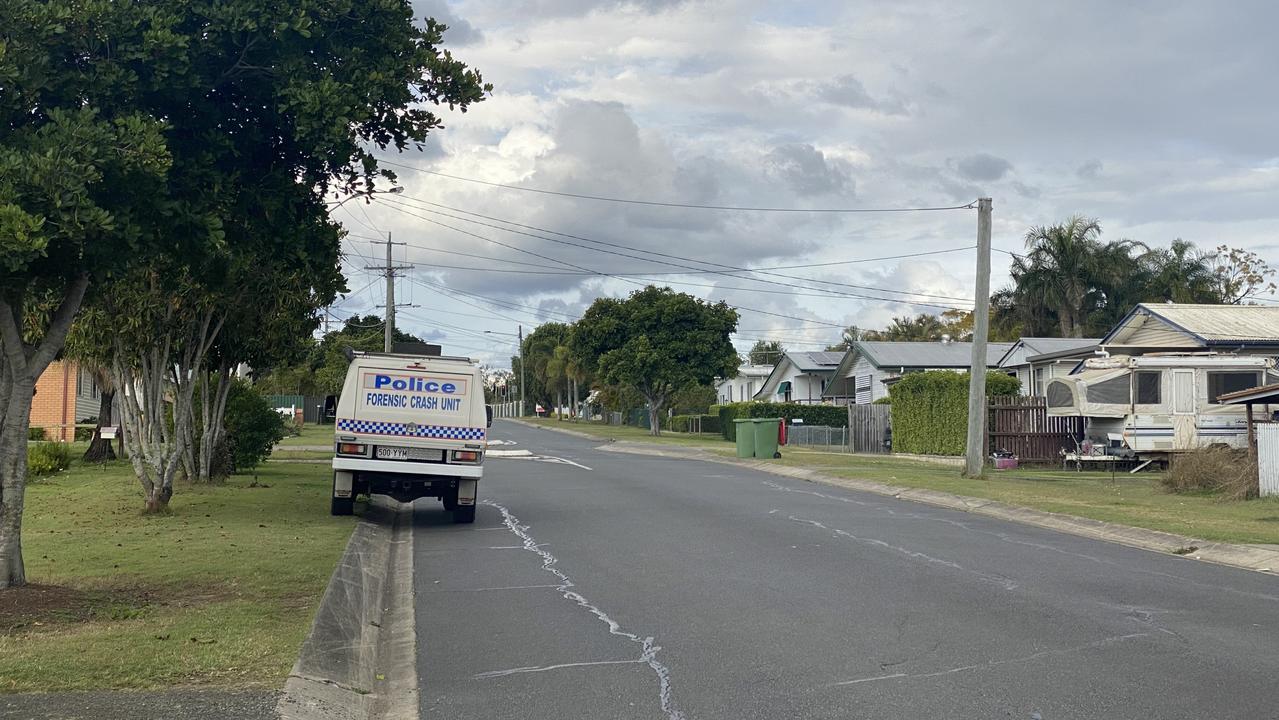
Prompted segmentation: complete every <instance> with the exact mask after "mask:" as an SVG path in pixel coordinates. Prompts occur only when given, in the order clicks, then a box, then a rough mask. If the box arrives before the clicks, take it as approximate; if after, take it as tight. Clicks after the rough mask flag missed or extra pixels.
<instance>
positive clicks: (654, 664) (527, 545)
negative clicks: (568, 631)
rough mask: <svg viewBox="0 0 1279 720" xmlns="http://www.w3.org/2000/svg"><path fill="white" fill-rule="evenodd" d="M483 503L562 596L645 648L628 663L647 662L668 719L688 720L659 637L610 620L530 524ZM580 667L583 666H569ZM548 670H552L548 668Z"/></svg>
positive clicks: (490, 503) (491, 503)
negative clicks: (581, 590) (664, 660)
mask: <svg viewBox="0 0 1279 720" xmlns="http://www.w3.org/2000/svg"><path fill="white" fill-rule="evenodd" d="M481 503H482V504H484V505H488V506H490V507H493V508H497V510H498V512H500V513H502V521H503V522H504V523H505V524H506V527H507V529H508V530H510V531H511V532H512V533H514V534H515V536H516V537H518V538H519V539H520V540H521V541H522V542H523V543H524V549H525V550H527V551H529V552H531V553H534V554H535V555H537V556H539V557H541V558H542V569H543V570H545V571H546V572H548V573H550V574H552V575H554V576H555V577H556V578H558V579H559V580H560V583H559V585H557V586H556V589H557V590H558V591H559V593H560V595H563V596H564V599H566V600H571V601H573V602H574V603H576V604H577V605H578V606H580V607H582V608H584V609H585V610H586V611H587V612H589V613H591V614H592V615H594V616H595V617H596V618H597V619H598V620H599V621H600V622H602V623H604V624H605V625H607V626H608V631H609V633H610V634H612V635H617V636H618V637H622V638H625V639H627V640H629V641H631V642H633V643H637V644H638V645H639V646H640V647H641V648H643V652H641V653H640V656H639V657H638V658H636V659H635V660H634V661H625V662H636V663H644V664H646V665H648V666H649V667H650V668H652V670H653V673H654V674H656V675H657V680H658V698H659V700H660V701H661V704H662V711H663V712H664V713H666V717H667V720H685V716H684V713H683V712H681V711H680V710H679V709H678V708H677V707H676V706H675V699H674V697H673V694H672V689H671V671H670V668H668V667H666V666H665V665H663V664H662V663H661V661H659V660H658V659H657V653H658V651H659V650H661V649H662V647H661V646H660V645H658V644H656V641H655V638H653V637H652V636H649V637H644V638H641V637H640V636H639V635H636V634H634V633H630V632H626V631H625V630H623V629H622V626H621V625H620V624H619V623H618V622H617V621H616V620H614V619H613V618H611V617H609V615H608V613H606V612H604V611H603V610H601V609H599V608H598V607H596V606H595V605H593V604H592V603H591V602H590V601H589V600H587V599H586V598H585V597H583V596H582V594H581V593H578V592H577V591H576V590H572V589H571V588H573V587H575V584H574V583H573V581H572V580H570V579H569V577H568V575H565V574H564V573H563V572H562V571H561V570H559V569H558V568H556V567H555V564H556V563H558V562H559V559H558V558H556V557H555V556H554V555H552V554H550V553H549V552H547V551H545V550H543V549H542V545H541V544H539V543H538V542H537V541H536V540H534V539H533V537H532V536H531V535H529V534H528V528H529V526H528V525H521V524H520V521H519V518H517V517H515V515H513V514H511V511H510V510H508V509H507V508H506V507H504V506H502V505H500V504H498V503H496V502H493V501H492V500H487V499H486V500H482V501H481ZM578 664H580V663H569V664H568V665H566V666H571V665H578ZM550 667H558V666H550ZM547 669H550V668H549V667H548V668H547ZM498 672H504V671H498ZM517 672H532V670H530V669H528V668H520V669H518V670H517Z"/></svg>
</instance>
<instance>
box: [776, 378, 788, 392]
mask: <svg viewBox="0 0 1279 720" xmlns="http://www.w3.org/2000/svg"><path fill="white" fill-rule="evenodd" d="M788 392H790V380H783V381H782V382H781V384H779V385H778V386H777V394H778V395H785V394H786V393H788Z"/></svg>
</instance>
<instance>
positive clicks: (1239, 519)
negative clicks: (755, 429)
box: [776, 448, 1279, 544]
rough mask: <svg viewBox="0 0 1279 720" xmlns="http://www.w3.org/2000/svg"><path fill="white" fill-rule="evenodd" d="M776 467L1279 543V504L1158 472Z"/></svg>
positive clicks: (859, 464) (807, 463) (849, 461)
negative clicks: (1230, 495) (1168, 486)
mask: <svg viewBox="0 0 1279 720" xmlns="http://www.w3.org/2000/svg"><path fill="white" fill-rule="evenodd" d="M776 462H779V463H782V464H785V465H793V466H798V467H806V468H813V469H815V470H820V471H821V472H824V473H826V474H829V475H834V476H836V477H842V478H849V479H856V480H873V481H876V482H881V483H884V484H886V485H899V486H901V487H913V488H927V489H930V490H940V491H942V492H948V493H953V494H955V495H966V496H969V497H979V498H987V499H990V500H998V501H1000V502H1005V503H1008V504H1010V505H1020V506H1023V507H1030V508H1035V509H1036V510H1046V511H1048V512H1055V513H1065V514H1067V515H1078V516H1080V517H1086V518H1092V519H1094V520H1104V521H1107V522H1114V523H1119V524H1122V525H1132V526H1134V527H1142V528H1148V529H1151V530H1163V531H1165V532H1170V533H1177V534H1179V535H1190V536H1192V537H1198V538H1203V539H1205V540H1215V541H1220V542H1232V543H1265V544H1276V543H1279V498H1266V499H1262V500H1249V501H1231V500H1226V499H1224V498H1223V497H1221V496H1220V495H1216V494H1210V493H1198V494H1174V493H1170V492H1168V491H1166V490H1165V489H1164V488H1163V486H1162V485H1161V484H1160V482H1159V475H1158V474H1157V473H1139V474H1137V475H1129V474H1128V473H1126V472H1120V473H1117V474H1116V475H1115V476H1114V479H1113V480H1112V479H1111V475H1110V474H1109V473H1099V472H1082V473H1080V472H1074V471H1070V470H1064V471H1063V470H1049V469H1045V470H1036V469H1019V470H1003V471H1000V470H989V471H988V472H987V477H986V479H984V480H969V479H967V478H964V477H962V476H961V475H960V473H959V470H958V469H957V468H953V467H948V466H944V465H937V464H934V463H927V462H918V461H910V460H899V459H896V458H889V457H885V458H876V457H869V456H865V455H846V454H842V453H825V452H813V451H808V450H800V449H795V448H790V449H786V450H783V454H782V459H781V460H778V461H776Z"/></svg>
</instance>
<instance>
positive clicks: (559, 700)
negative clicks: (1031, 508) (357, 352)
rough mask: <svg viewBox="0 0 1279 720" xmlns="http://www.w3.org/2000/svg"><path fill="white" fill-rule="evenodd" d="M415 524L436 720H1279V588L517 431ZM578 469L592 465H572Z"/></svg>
mask: <svg viewBox="0 0 1279 720" xmlns="http://www.w3.org/2000/svg"><path fill="white" fill-rule="evenodd" d="M493 437H494V438H496V439H500V440H505V441H511V442H515V443H517V444H515V445H500V446H495V447H494V449H497V450H506V451H529V452H531V453H533V455H534V456H535V457H530V456H524V457H508V458H499V457H490V459H489V460H488V461H486V468H487V469H486V474H485V477H484V480H483V481H482V482H481V483H480V497H481V499H482V501H483V502H484V503H485V504H484V505H482V506H481V507H480V510H479V515H478V518H477V520H476V523H475V525H473V526H459V525H452V524H450V523H449V516H448V515H447V514H446V513H444V511H443V510H442V509H441V508H440V506H439V504H438V503H436V502H434V501H430V500H424V501H420V502H419V504H418V507H417V509H416V514H415V532H416V535H415V552H416V558H415V563H416V565H415V582H416V591H417V614H418V628H419V630H418V632H419V635H418V638H419V653H420V658H419V668H418V670H419V673H420V675H421V688H422V691H421V703H422V710H423V717H425V718H450V719H453V718H457V719H463V718H484V719H485V720H496V719H499V718H522V719H523V718H589V719H591V720H599V719H602V718H656V719H659V720H660V719H663V718H665V719H667V720H674V719H676V718H685V719H687V720H694V719H698V720H702V719H710V718H724V719H733V720H745V719H750V718H767V719H770V720H772V719H780V718H867V719H875V720H885V719H896V718H903V719H906V718H910V719H912V720H913V719H917V718H948V719H960V718H982V719H991V718H1023V719H1028V718H1042V719H1043V720H1059V719H1064V718H1105V719H1106V720H1115V719H1117V718H1159V719H1169V720H1171V719H1177V718H1185V719H1186V720H1192V719H1193V720H1204V719H1207V718H1248V719H1249V720H1257V719H1260V718H1276V717H1279V578H1275V577H1270V576H1266V575H1262V574H1258V573H1252V572H1248V571H1243V570H1236V569H1232V568H1226V567H1220V566H1214V565H1208V564H1204V563H1199V562H1196V561H1193V560H1187V559H1181V558H1176V557H1172V556H1161V555H1157V554H1154V553H1149V552H1145V551H1141V550H1135V549H1130V548H1126V547H1121V546H1116V545H1110V544H1106V543H1102V542H1097V541H1092V540H1087V539H1083V538H1078V537H1073V536H1068V535H1060V534H1057V533H1054V532H1051V531H1047V530H1041V529H1038V528H1032V527H1027V526H1022V525H1017V524H1011V523H1005V522H1001V521H997V520H993V519H987V518H981V517H975V516H971V515H968V514H965V513H962V512H957V511H951V510H944V509H939V508H931V507H928V506H924V505H918V504H913V503H909V502H905V501H899V500H894V499H891V498H882V497H878V496H871V495H863V494H859V493H856V492H851V491H845V490H841V489H836V488H831V487H827V486H823V485H816V484H810V483H805V482H802V481H797V480H789V479H782V478H778V477H774V476H772V475H767V474H764V473H759V472H754V471H749V470H745V469H736V468H732V467H727V466H723V465H719V464H710V463H702V462H695V461H687V460H676V459H664V458H651V457H641V456H635V455H624V454H619V453H610V452H605V451H601V450H597V449H595V448H596V447H597V446H598V443H594V442H591V441H588V440H579V439H577V438H573V437H568V436H564V435H560V434H556V433H551V432H547V431H544V430H537V429H531V428H527V427H524V426H518V425H514V424H511V423H502V422H500V421H499V423H497V424H495V425H494V428H493ZM569 463H573V464H569Z"/></svg>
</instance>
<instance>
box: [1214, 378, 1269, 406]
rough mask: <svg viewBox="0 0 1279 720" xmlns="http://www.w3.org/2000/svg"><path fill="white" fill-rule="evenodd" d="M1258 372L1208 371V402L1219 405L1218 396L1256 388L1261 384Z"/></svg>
mask: <svg viewBox="0 0 1279 720" xmlns="http://www.w3.org/2000/svg"><path fill="white" fill-rule="evenodd" d="M1260 376H1261V373H1258V372H1251V371H1250V372H1210V373H1208V402H1209V403H1211V404H1213V405H1219V404H1220V403H1219V402H1217V398H1218V397H1220V396H1222V395H1225V394H1226V393H1232V392H1238V391H1240V390H1247V389H1249V388H1255V387H1257V386H1258V385H1260V384H1261V377H1260Z"/></svg>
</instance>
